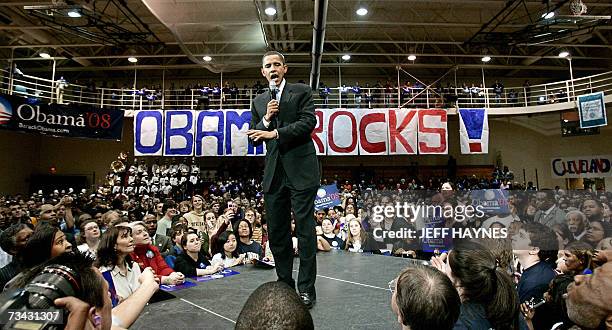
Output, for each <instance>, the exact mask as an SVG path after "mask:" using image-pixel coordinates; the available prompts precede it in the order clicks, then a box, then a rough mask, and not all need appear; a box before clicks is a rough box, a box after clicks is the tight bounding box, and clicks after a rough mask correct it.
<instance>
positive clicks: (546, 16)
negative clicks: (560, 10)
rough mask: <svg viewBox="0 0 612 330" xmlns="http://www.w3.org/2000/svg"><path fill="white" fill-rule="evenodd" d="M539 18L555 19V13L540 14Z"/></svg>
mask: <svg viewBox="0 0 612 330" xmlns="http://www.w3.org/2000/svg"><path fill="white" fill-rule="evenodd" d="M541 17H542V18H543V19H551V18H553V17H555V12H554V11H549V12H547V13H544V14H542V16H541Z"/></svg>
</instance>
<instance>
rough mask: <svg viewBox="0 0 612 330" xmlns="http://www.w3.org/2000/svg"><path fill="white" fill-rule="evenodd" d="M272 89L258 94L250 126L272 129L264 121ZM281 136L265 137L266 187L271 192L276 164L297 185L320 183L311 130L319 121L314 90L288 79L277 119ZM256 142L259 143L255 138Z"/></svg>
mask: <svg viewBox="0 0 612 330" xmlns="http://www.w3.org/2000/svg"><path fill="white" fill-rule="evenodd" d="M270 99H271V96H270V92H269V91H268V92H266V93H263V94H260V95H258V96H257V97H256V98H255V99H254V100H253V104H252V105H251V114H252V117H251V128H252V129H258V130H266V131H272V130H274V129H275V127H273V126H274V125H273V124H272V123H271V124H270V126H269V127H268V128H266V127H265V126H264V124H263V121H262V119H263V117H264V116H265V114H266V108H267V105H268V102H269V101H270ZM276 122H277V125H278V126H277V127H276V129H277V130H278V136H279V138H278V139H272V140H268V141H266V166H265V170H264V177H263V191H264V193H266V192H268V191H269V189H270V185H271V184H272V178H273V177H274V173H275V171H276V166H282V167H283V169H284V170H285V173H286V174H287V178H288V180H289V181H290V183H291V184H292V185H293V187H294V188H295V189H298V190H303V189H307V188H313V187H318V186H319V184H320V175H319V163H318V160H317V154H316V151H315V148H314V144H313V142H312V138H311V136H310V134H311V133H312V130H313V129H314V127H315V126H316V124H317V119H316V117H315V113H314V101H313V99H312V90H311V89H310V87H309V86H307V85H304V84H290V83H285V87H284V88H283V94H282V95H281V100H280V105H279V112H278V116H277V119H276ZM254 144H255V145H257V144H258V143H257V142H255V143H254Z"/></svg>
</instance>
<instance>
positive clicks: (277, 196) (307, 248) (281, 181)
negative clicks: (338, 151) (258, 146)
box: [264, 162, 318, 295]
mask: <svg viewBox="0 0 612 330" xmlns="http://www.w3.org/2000/svg"><path fill="white" fill-rule="evenodd" d="M317 190H318V187H312V188H308V189H305V190H297V189H295V188H294V187H293V186H292V185H291V183H290V182H289V180H288V179H287V175H286V174H285V171H284V170H283V166H282V164H281V163H280V162H279V163H278V164H277V165H276V172H275V173H274V178H273V179H272V184H271V186H270V190H269V191H268V192H267V193H265V195H264V199H265V206H266V214H267V216H266V221H267V224H268V240H269V242H270V249H271V250H272V255H273V256H274V262H275V264H276V275H277V276H278V280H279V281H283V282H285V283H287V284H289V286H290V287H292V288H295V281H294V280H293V276H292V275H293V274H292V272H293V244H292V242H291V210H293V212H294V214H295V232H296V235H297V238H298V249H299V256H300V269H299V274H298V290H299V291H300V292H304V293H309V294H312V295H316V292H315V287H314V285H315V279H316V276H317V259H316V257H317V240H316V233H315V220H314V199H315V196H316V192H317Z"/></svg>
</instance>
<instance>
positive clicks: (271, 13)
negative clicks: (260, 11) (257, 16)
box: [264, 7, 276, 16]
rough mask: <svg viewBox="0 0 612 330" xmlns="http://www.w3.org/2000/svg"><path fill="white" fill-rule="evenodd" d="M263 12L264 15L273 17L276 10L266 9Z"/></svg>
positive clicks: (272, 8)
mask: <svg viewBox="0 0 612 330" xmlns="http://www.w3.org/2000/svg"><path fill="white" fill-rule="evenodd" d="M264 12H265V13H266V15H268V16H274V15H276V8H274V7H268V8H266V10H264Z"/></svg>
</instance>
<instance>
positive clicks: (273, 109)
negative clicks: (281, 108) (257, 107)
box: [264, 100, 278, 122]
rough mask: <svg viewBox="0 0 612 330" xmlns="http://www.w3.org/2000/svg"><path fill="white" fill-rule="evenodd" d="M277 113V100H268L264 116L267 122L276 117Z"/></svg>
mask: <svg viewBox="0 0 612 330" xmlns="http://www.w3.org/2000/svg"><path fill="white" fill-rule="evenodd" d="M277 114H278V101H277V100H270V102H268V106H267V108H266V115H265V116H264V118H265V119H266V120H267V121H268V122H271V121H272V119H274V117H276V115H277Z"/></svg>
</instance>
